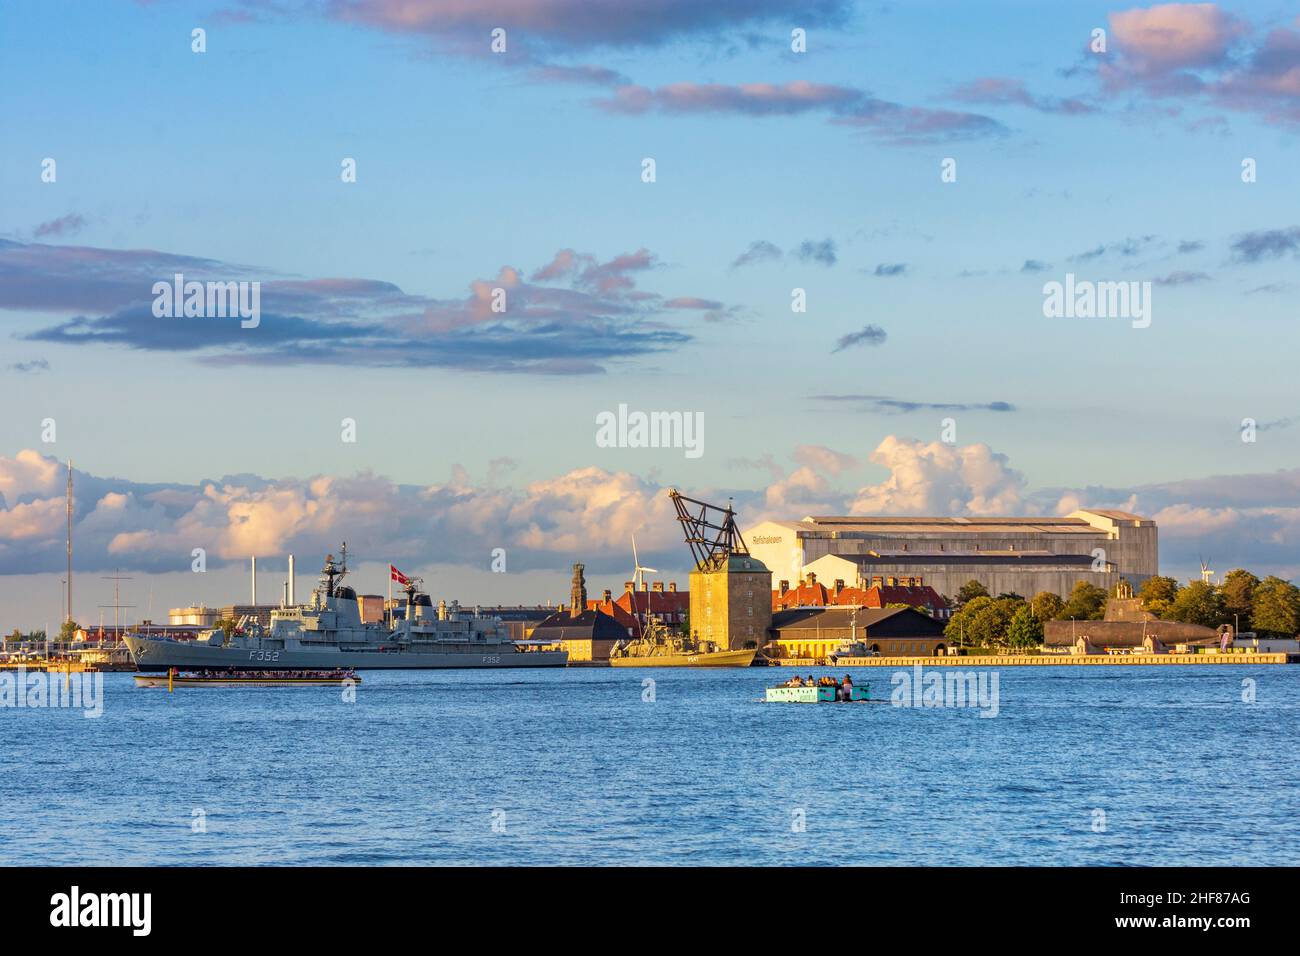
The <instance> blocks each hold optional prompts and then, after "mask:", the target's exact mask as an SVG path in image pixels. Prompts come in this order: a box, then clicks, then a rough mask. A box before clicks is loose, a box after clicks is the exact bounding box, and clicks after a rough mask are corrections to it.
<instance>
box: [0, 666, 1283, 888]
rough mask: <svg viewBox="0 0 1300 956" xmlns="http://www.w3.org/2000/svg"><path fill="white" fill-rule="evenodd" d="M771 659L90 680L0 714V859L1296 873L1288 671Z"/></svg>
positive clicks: (13, 862) (24, 861)
mask: <svg viewBox="0 0 1300 956" xmlns="http://www.w3.org/2000/svg"><path fill="white" fill-rule="evenodd" d="M790 673H791V671H790V670H788V669H780V670H777V669H759V668H751V669H737V670H691V669H683V668H676V669H662V670H658V669H654V670H650V669H647V670H613V669H598V668H584V669H569V670H558V671H555V670H552V671H548V670H529V671H514V672H504V671H498V672H482V671H479V672H469V671H419V672H395V671H386V672H384V671H380V672H377V671H367V672H363V674H362V678H363V680H362V683H361V684H360V685H359V686H358V687H356V689H355V690H356V699H355V701H354V702H348V701H345V700H344V699H343V697H344V694H343V693H342V692H341V691H340V690H339V689H338V688H327V687H300V688H279V689H271V688H218V689H186V690H184V691H177V692H175V693H171V694H169V693H167V692H166V691H165V690H151V689H142V688H137V687H135V686H133V681H132V677H131V675H130V674H105V675H103V682H104V684H103V714H102V716H101V717H99V718H97V719H86V718H85V717H83V716H82V712H81V711H79V710H75V709H50V708H23V709H18V708H4V709H0V721H3V726H4V729H5V744H4V748H3V751H2V753H3V765H4V766H3V773H0V863H2V864H4V865H21V864H27V865H33V864H34V865H43V864H79V865H86V864H168V865H211V864H454V865H472V864H524V865H531V864H597V865H605V864H620V865H665V864H702V865H709V864H765V865H781V864H801V865H810V864H811V865H821V864H828V865H836V864H933V865H942V864H970V865H1012V864H1083V865H1137V864H1143V865H1168V864H1194V865H1238V864H1290V865H1296V864H1300V824H1298V823H1297V821H1296V815H1295V811H1294V807H1295V806H1296V804H1297V802H1300V800H1298V798H1300V784H1298V783H1297V777H1296V772H1295V768H1296V766H1297V765H1298V764H1300V760H1298V759H1297V758H1298V757H1300V743H1298V742H1297V737H1296V734H1295V728H1296V726H1297V722H1298V721H1300V668H1296V667H1277V666H1272V667H1270V666H1241V667H1231V668H1169V667H1122V668H1121V667H1116V668H1107V667H1096V668H1091V667H1089V668H1083V667H1062V668H1024V667H1021V668H1004V669H1001V670H1000V671H996V673H997V676H998V681H997V685H996V692H997V708H996V716H995V717H990V716H981V714H982V713H985V714H987V713H990V712H991V711H990V709H989V708H987V707H986V708H983V709H981V708H980V707H972V706H966V707H915V706H913V707H898V706H891V705H890V704H889V703H888V702H887V701H888V699H889V697H890V694H891V690H892V689H893V688H892V686H891V678H892V677H893V675H894V673H895V672H893V671H890V670H888V669H883V668H861V669H857V670H855V672H854V677H855V680H856V681H857V682H858V683H859V684H861V683H862V682H868V683H870V685H871V691H872V695H873V696H875V697H877V698H882V699H884V700H885V701H886V703H875V704H767V703H763V702H762V698H763V695H764V688H765V686H766V685H767V684H769V683H772V682H774V681H776V680H778V679H785V678H787V677H789V676H790ZM900 673H906V672H900ZM985 673H986V676H987V675H991V674H992V673H994V671H993V670H992V669H988V670H986V672H985ZM647 680H649V681H651V682H652V683H646V682H647Z"/></svg>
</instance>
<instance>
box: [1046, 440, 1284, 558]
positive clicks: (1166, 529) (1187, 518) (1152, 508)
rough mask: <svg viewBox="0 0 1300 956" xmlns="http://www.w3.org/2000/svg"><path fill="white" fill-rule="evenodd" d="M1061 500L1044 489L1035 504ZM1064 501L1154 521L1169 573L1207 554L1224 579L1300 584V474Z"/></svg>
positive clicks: (1095, 492) (1079, 494) (1219, 479)
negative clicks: (1266, 577)
mask: <svg viewBox="0 0 1300 956" xmlns="http://www.w3.org/2000/svg"><path fill="white" fill-rule="evenodd" d="M1283 421H1285V420H1283ZM1060 494H1061V491H1060V489H1042V490H1041V491H1039V492H1036V493H1035V494H1034V495H1033V496H1032V497H1033V499H1034V501H1035V502H1036V503H1037V502H1041V501H1045V500H1050V499H1052V497H1053V496H1054V495H1060ZM1062 497H1065V498H1068V502H1067V503H1068V505H1069V506H1070V507H1085V508H1105V507H1112V508H1113V507H1120V508H1122V510H1127V511H1134V512H1137V513H1139V514H1144V515H1148V516H1150V517H1152V518H1154V519H1155V522H1156V526H1157V527H1158V528H1159V532H1160V560H1161V566H1162V567H1161V569H1162V571H1163V572H1164V573H1166V574H1169V573H1177V571H1179V570H1183V571H1187V572H1191V571H1194V570H1195V569H1196V567H1197V563H1198V560H1199V556H1201V555H1206V556H1209V557H1211V558H1212V560H1213V563H1214V564H1215V566H1216V570H1218V571H1220V572H1221V573H1222V572H1226V571H1229V570H1231V569H1232V568H1234V567H1245V568H1249V569H1252V570H1254V571H1255V572H1256V573H1257V574H1279V575H1281V576H1283V577H1286V578H1295V577H1300V558H1298V557H1297V554H1296V550H1295V545H1294V542H1295V541H1296V540H1297V537H1296V536H1297V534H1298V533H1300V506H1297V505H1296V502H1297V501H1300V468H1292V469H1287V470H1279V471H1275V472H1268V473H1263V474H1237V475H1215V476H1211V477H1208V478H1193V479H1186V480H1181V481H1168V482H1158V483H1154V484H1146V485H1137V486H1132V487H1124V488H1106V487H1088V488H1079V489H1071V490H1069V492H1068V493H1067V494H1065V495H1063V496H1062Z"/></svg>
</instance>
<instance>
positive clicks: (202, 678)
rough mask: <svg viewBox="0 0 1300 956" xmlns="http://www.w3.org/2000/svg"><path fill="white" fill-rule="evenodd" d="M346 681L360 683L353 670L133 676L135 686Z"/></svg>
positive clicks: (319, 684) (317, 684)
mask: <svg viewBox="0 0 1300 956" xmlns="http://www.w3.org/2000/svg"><path fill="white" fill-rule="evenodd" d="M345 681H351V682H352V683H354V684H359V683H361V678H360V677H358V676H357V673H356V671H353V670H345V669H341V668H340V669H338V670H322V671H302V670H299V671H292V670H290V671H221V670H198V671H177V670H176V669H175V668H173V669H172V670H170V671H168V672H167V673H166V674H136V675H135V686H136V687H166V688H167V689H168V690H171V689H172V688H173V687H339V686H342V684H343V683H344V682H345Z"/></svg>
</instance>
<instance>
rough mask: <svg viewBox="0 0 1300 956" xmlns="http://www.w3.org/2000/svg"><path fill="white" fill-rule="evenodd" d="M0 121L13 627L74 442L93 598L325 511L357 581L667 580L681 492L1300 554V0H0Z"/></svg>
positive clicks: (83, 560) (1217, 559) (1179, 564)
mask: <svg viewBox="0 0 1300 956" xmlns="http://www.w3.org/2000/svg"><path fill="white" fill-rule="evenodd" d="M195 30H202V31H203V33H202V34H201V37H200V38H199V39H196V36H195V32H194V31H195ZM494 31H504V33H494ZM1097 31H1103V33H1101V34H1098V32H1097ZM1099 36H1100V40H1099V39H1098V38H1099ZM200 39H201V41H202V42H200ZM494 45H495V49H494ZM197 47H201V48H202V49H201V50H199V49H197ZM0 116H4V117H5V120H6V122H5V124H4V134H3V137H0V322H3V324H4V326H5V328H4V330H3V335H0V405H3V408H4V414H3V415H2V416H0V626H2V627H4V628H6V629H9V628H11V627H13V626H20V627H24V628H27V627H34V626H40V625H42V624H43V623H45V622H47V621H57V620H58V619H59V618H60V616H61V614H62V605H61V603H60V597H59V596H60V590H61V589H60V584H59V581H60V579H61V578H62V576H63V574H62V568H63V563H64V520H65V519H64V500H63V489H64V482H65V480H66V467H67V462H68V460H69V459H71V460H72V461H73V462H74V468H75V472H76V479H77V488H78V493H77V498H76V529H75V538H76V541H77V567H76V575H77V578H76V579H77V582H78V584H77V587H76V589H75V591H74V599H73V605H74V607H73V610H74V615H75V616H77V617H78V618H79V619H81V620H83V621H93V620H95V619H96V618H97V617H98V615H99V613H100V606H101V605H103V604H105V603H111V602H112V597H111V594H112V590H111V589H112V584H111V582H108V581H105V580H103V576H104V575H107V574H111V573H113V570H114V569H121V573H122V574H130V575H131V576H132V581H131V582H130V584H129V585H128V588H129V589H131V591H130V594H129V598H130V601H131V603H133V604H135V605H136V610H134V611H132V612H131V613H132V614H135V615H137V617H143V616H148V615H149V614H152V616H153V618H154V619H155V620H161V619H163V616H164V615H163V610H164V609H165V607H166V606H170V605H172V604H180V603H188V602H190V601H206V602H207V603H209V604H218V605H219V604H223V603H231V602H233V601H235V600H242V599H244V596H245V594H246V592H247V589H248V586H247V580H246V579H247V559H248V556H249V555H252V554H257V555H258V556H259V562H260V564H261V566H262V567H263V568H265V569H266V580H265V581H264V582H262V585H261V586H262V587H263V588H264V589H265V590H264V591H263V594H269V595H271V596H274V595H276V594H278V588H279V580H280V579H281V578H282V577H283V565H284V560H285V556H286V555H287V554H288V553H290V552H293V553H295V554H296V555H297V556H298V566H299V568H300V569H304V571H303V573H304V575H306V574H307V573H308V571H309V570H311V569H314V568H315V567H316V565H317V564H318V562H319V561H320V559H321V558H323V555H324V553H325V551H327V550H337V546H338V543H339V542H340V541H342V540H345V539H346V540H348V542H349V548H350V550H351V551H352V552H353V553H354V555H356V561H357V565H356V566H357V573H356V578H357V579H358V580H357V581H356V583H357V585H358V587H360V588H361V589H363V590H368V591H374V592H379V591H382V590H383V589H384V588H385V586H386V585H385V581H386V573H385V571H384V568H383V565H384V564H385V563H387V562H390V561H391V562H393V563H396V564H398V566H399V567H403V566H404V567H403V570H407V569H413V570H415V571H418V572H421V573H423V574H424V575H425V577H426V583H427V584H428V585H429V587H430V590H431V591H433V592H434V593H435V594H438V595H440V596H445V597H448V598H453V597H455V598H460V599H461V600H462V601H467V602H484V603H498V602H504V603H516V602H531V601H545V600H548V599H549V600H555V601H562V600H564V599H565V598H566V597H567V590H568V578H569V574H570V572H569V567H570V565H571V564H572V563H573V562H574V561H583V562H585V563H586V564H587V567H588V578H589V589H590V590H592V591H594V592H597V593H598V591H599V589H601V588H602V587H611V588H614V589H615V590H618V589H621V587H622V582H623V581H624V580H626V579H627V578H628V577H629V576H630V570H631V566H632V555H631V536H632V535H633V534H635V535H636V536H637V540H638V546H639V547H640V548H641V550H642V552H643V553H642V555H641V557H642V559H643V563H649V564H651V565H652V566H654V567H656V568H658V569H660V570H661V571H662V572H663V573H662V575H661V576H663V577H665V578H668V577H676V578H677V579H678V580H680V581H682V582H684V581H685V577H686V568H687V566H688V564H689V560H688V552H687V550H686V548H685V546H684V545H683V544H682V542H681V539H680V536H679V534H678V531H677V526H676V523H675V521H674V520H673V514H672V511H671V506H670V503H669V501H668V499H667V497H666V489H667V488H669V487H677V488H679V489H681V490H682V491H683V492H684V493H686V494H694V495H695V496H697V497H703V498H706V499H709V500H717V501H725V500H726V499H727V498H728V497H733V498H734V500H735V502H736V507H737V509H738V510H739V513H740V520H741V525H742V527H745V526H747V525H751V524H753V523H755V522H757V521H758V520H761V519H765V518H783V519H793V518H799V517H803V516H804V515H808V514H837V513H863V514H866V513H898V514H907V513H911V514H920V513H926V514H1030V515H1032V514H1057V513H1068V512H1069V511H1070V510H1073V509H1074V508H1077V507H1083V506H1092V507H1119V508H1124V509H1125V510H1130V511H1135V512H1138V513H1141V514H1144V515H1148V516H1151V517H1154V518H1155V519H1156V520H1157V523H1158V525H1159V527H1160V529H1161V560H1162V570H1163V571H1164V572H1165V573H1170V574H1174V575H1175V576H1178V577H1187V576H1189V575H1193V574H1195V573H1196V572H1197V570H1198V565H1199V561H1200V560H1201V559H1202V558H1205V559H1208V560H1210V562H1211V563H1212V564H1213V565H1214V566H1215V567H1216V569H1217V570H1219V571H1220V572H1221V573H1222V572H1226V571H1227V570H1230V568H1231V567H1235V566H1246V567H1249V568H1251V569H1253V570H1255V571H1256V572H1257V573H1277V574H1281V575H1282V576H1284V577H1288V578H1293V577H1296V576H1298V575H1300V555H1298V554H1297V552H1296V545H1295V542H1296V532H1297V530H1300V504H1297V502H1298V501H1300V494H1298V493H1300V462H1297V456H1296V450H1297V436H1300V402H1298V401H1297V390H1296V386H1295V384H1294V383H1295V374H1294V369H1295V357H1296V354H1297V349H1296V345H1297V340H1298V337H1300V333H1297V331H1296V326H1295V321H1294V320H1295V303H1296V292H1297V288H1298V287H1300V286H1298V283H1297V266H1298V265H1300V165H1298V164H1297V161H1296V157H1297V155H1300V153H1298V152H1297V146H1298V145H1300V17H1297V14H1296V8H1295V7H1294V5H1288V4H1280V3H1279V4H1274V3H1270V2H1267V0H1265V2H1256V3H1250V4H1211V3H1206V4H1164V5H1149V6H1129V5H1126V4H1122V3H1121V4H1106V3H1088V2H1077V3H1070V4H1050V5H1044V4H1039V3H1028V2H1025V3H969V4H965V3H964V4H955V3H928V2H911V3H906V4H902V3H885V4H881V3H852V2H841V0H812V2H808V0H804V2H799V3H795V2H787V0H719V2H714V3H708V4H702V3H698V2H693V0H636V2H627V0H623V2H618V0H607V2H602V0H586V2H584V3H576V2H572V0H477V2H470V0H402V2H398V0H332V2H291V0H235V2H229V0H227V2H224V3H223V2H222V0H215V2H202V3H188V2H175V3H169V2H165V0H155V2H109V0H106V2H103V3H94V4H87V3H80V2H69V3H64V2H59V0H48V2H26V0H7V2H5V3H4V4H2V5H0ZM51 161H52V162H51ZM651 163H652V165H653V170H652V171H653V175H650V174H649V173H648V172H647V169H648V167H649V166H650V165H651ZM349 168H353V169H355V176H354V177H350V176H349V175H347V172H348V169H349ZM349 180H354V181H349ZM177 273H180V274H182V275H183V276H184V278H185V279H186V280H190V281H199V282H209V281H211V282H245V283H254V282H256V283H259V290H260V300H259V301H260V314H259V317H258V321H257V324H256V327H251V328H243V327H241V323H240V321H239V319H238V318H231V317H219V316H196V317H186V316H183V315H182V316H180V317H175V318H173V317H169V316H167V315H163V316H161V317H160V316H159V315H157V314H156V309H155V305H156V299H157V293H156V292H155V283H156V282H159V281H164V282H170V281H171V280H172V277H173V276H174V275H176V274H177ZM1067 276H1073V277H1074V280H1079V281H1083V282H1095V283H1136V284H1137V285H1136V286H1134V287H1133V288H1134V289H1136V290H1141V289H1143V288H1146V289H1148V290H1149V291H1148V293H1147V295H1146V297H1145V299H1144V300H1145V301H1147V302H1148V303H1149V311H1148V313H1147V315H1146V318H1145V319H1142V318H1140V317H1130V316H1129V315H1127V314H1118V315H1108V316H1103V317H1083V316H1078V315H1067V316H1051V317H1049V316H1048V315H1046V314H1045V311H1044V305H1045V300H1046V298H1047V293H1046V292H1045V288H1046V287H1047V286H1048V284H1050V283H1054V282H1055V283H1062V284H1064V283H1066V282H1067V281H1074V280H1067ZM1143 283H1150V285H1149V286H1143ZM799 298H802V300H803V305H804V308H803V309H802V310H796V309H795V307H794V306H795V304H796V300H797V299H799ZM498 308H499V309H501V310H500V311H498V310H497V309H498ZM620 406H626V407H627V409H629V410H630V411H633V412H635V411H642V412H652V411H667V412H680V413H682V414H683V415H685V416H690V419H691V420H692V421H697V420H699V421H702V432H701V433H700V434H701V436H702V441H701V442H700V443H699V446H698V449H697V451H698V454H695V453H691V454H688V453H687V452H688V451H689V449H685V448H682V447H670V448H664V447H661V448H646V447H607V446H608V443H607V442H606V443H602V442H601V441H600V440H599V438H598V429H597V421H598V416H600V415H601V414H602V413H606V412H610V413H617V411H618V409H619V407H620ZM1246 420H1249V421H1250V422H1253V423H1254V426H1253V427H1249V426H1247V425H1244V424H1243V423H1244V422H1246ZM345 421H350V422H353V423H355V424H354V428H353V429H352V437H354V438H355V440H353V441H346V440H344V437H345V434H346V433H347V429H346V427H345V425H344V423H345ZM51 425H52V426H53V428H52V429H51ZM1243 439H1249V440H1243ZM195 548H202V549H204V552H205V555H206V557H207V570H206V571H205V572H204V573H203V574H202V575H196V574H195V573H194V572H193V571H192V570H191V563H192V554H193V550H194V549H195ZM498 548H499V549H503V550H504V552H505V555H506V559H505V560H506V571H505V572H504V576H503V574H502V573H500V572H493V571H492V570H491V563H492V555H493V553H494V549H498ZM498 565H499V562H498ZM307 584H309V579H308V578H304V579H303V580H301V581H300V582H299V584H298V587H299V592H300V593H302V592H303V590H304V588H305V586H306V585H307ZM123 600H124V601H125V600H127V598H124V599H123ZM110 613H111V612H110Z"/></svg>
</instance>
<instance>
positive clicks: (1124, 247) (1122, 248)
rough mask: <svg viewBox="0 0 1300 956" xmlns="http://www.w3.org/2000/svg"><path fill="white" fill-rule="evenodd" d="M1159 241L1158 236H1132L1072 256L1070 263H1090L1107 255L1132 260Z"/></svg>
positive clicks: (1069, 259)
mask: <svg viewBox="0 0 1300 956" xmlns="http://www.w3.org/2000/svg"><path fill="white" fill-rule="evenodd" d="M1156 239H1157V237H1156V236H1151V235H1147V236H1137V237H1132V236H1130V237H1129V238H1127V239H1121V240H1120V241H1119V242H1112V243H1102V244H1101V245H1099V246H1095V247H1093V248H1092V249H1087V250H1085V251H1084V252H1080V253H1077V254H1076V255H1073V256H1070V257H1069V258H1068V259H1067V261H1068V262H1090V261H1092V260H1093V259H1100V258H1102V257H1103V256H1107V255H1120V256H1125V257H1128V258H1131V257H1133V256H1136V255H1138V254H1139V253H1141V252H1142V251H1143V250H1144V249H1146V248H1147V247H1149V246H1150V245H1151V244H1152V243H1153V242H1155V241H1156Z"/></svg>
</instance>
